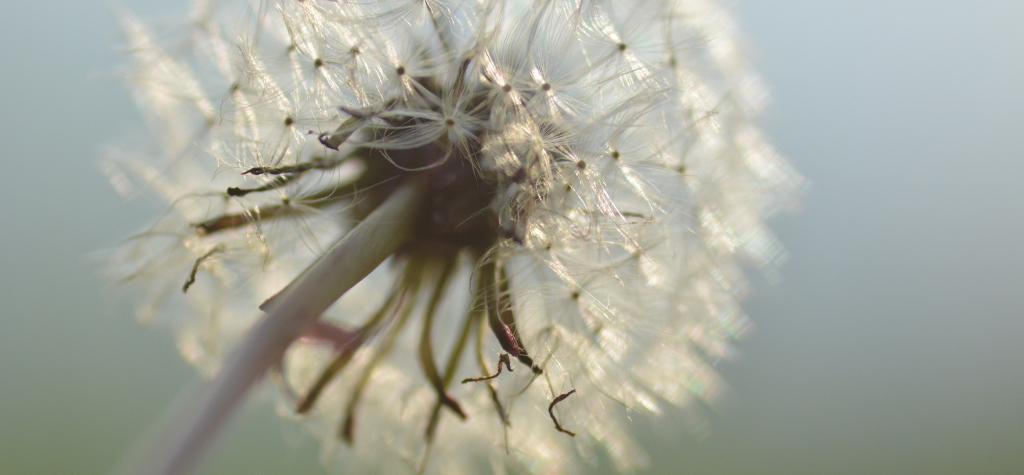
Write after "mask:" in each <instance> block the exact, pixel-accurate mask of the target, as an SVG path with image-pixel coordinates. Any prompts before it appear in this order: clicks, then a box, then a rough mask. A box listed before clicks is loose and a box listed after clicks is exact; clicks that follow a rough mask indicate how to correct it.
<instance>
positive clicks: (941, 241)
mask: <svg viewBox="0 0 1024 475" xmlns="http://www.w3.org/2000/svg"><path fill="white" fill-rule="evenodd" d="M180 3H181V2H178V1H155V0H130V1H126V2H125V4H126V5H127V7H128V8H130V9H131V10H133V11H135V12H137V13H139V14H140V15H141V16H143V17H144V18H156V19H161V18H163V19H173V18H179V17H180V16H181V15H183V14H184V11H185V6H183V5H181V4H180ZM731 7H732V9H733V11H734V12H735V14H736V15H737V17H738V19H739V22H740V24H741V26H742V27H743V30H744V32H745V34H746V37H747V40H748V41H747V42H748V45H749V49H750V52H751V54H752V56H753V58H754V60H755V62H756V63H757V65H758V67H759V69H760V71H761V72H762V73H763V75H764V78H765V81H766V83H767V84H768V86H769V87H770V89H771V91H772V94H773V96H774V98H775V102H774V105H773V106H772V107H771V108H770V109H769V110H768V111H767V113H766V115H765V116H764V118H763V125H764V127H765V128H766V130H767V131H768V133H769V135H770V136H771V137H772V138H773V141H774V143H775V144H776V145H777V147H778V149H779V150H780V151H781V152H782V153H783V154H785V155H787V156H788V157H789V158H790V159H791V160H792V162H793V163H794V164H795V165H796V167H797V168H798V169H799V170H800V171H801V172H803V173H804V174H805V175H806V176H807V177H808V178H809V179H810V180H811V182H812V187H811V188H810V190H809V192H808V193H807V194H806V196H805V197H804V200H803V202H804V209H803V210H802V212H800V213H799V214H796V215H792V216H781V217H779V218H777V219H775V220H774V222H773V227H774V229H775V230H776V231H777V233H778V235H779V236H780V237H781V238H782V240H783V242H784V243H785V244H786V246H787V248H788V249H789V250H790V253H791V258H790V260H789V262H788V263H787V264H786V265H785V266H784V268H783V280H782V281H781V282H780V283H778V284H774V285H769V284H767V283H765V282H764V281H763V279H761V278H760V277H758V276H756V275H754V276H753V278H754V284H755V285H754V292H753V294H752V295H751V297H750V298H749V299H748V300H747V302H746V305H745V307H746V309H747V310H748V311H749V313H750V314H751V315H752V317H753V318H754V320H755V322H756V324H757V329H756V331H755V332H754V334H753V335H752V336H751V337H750V338H748V339H746V340H744V341H742V342H741V343H740V345H739V346H740V348H741V350H742V352H743V358H742V359H740V360H739V361H737V362H735V363H732V364H729V365H726V366H725V367H724V369H723V372H724V375H725V377H726V379H727V380H728V382H729V383H730V384H731V386H732V393H731V395H730V398H729V400H728V402H727V404H725V405H724V406H723V407H722V409H721V410H720V411H719V412H717V413H716V414H714V415H713V416H712V418H711V433H710V435H709V436H707V437H704V438H696V437H693V436H690V435H688V433H687V431H686V430H685V428H683V427H681V426H674V425H671V424H664V423H663V424H660V425H655V426H653V427H646V426H638V427H637V429H638V431H639V432H641V434H642V435H641V438H642V439H644V442H645V443H646V445H647V446H648V447H649V448H650V450H651V452H652V455H653V465H652V467H651V473H664V474H670V473H671V474H674V473H706V474H804V473H806V474H864V473H872V474H875V473H885V474H906V473H928V474H935V473H949V474H953V473H1005V474H1020V473H1024V292H1021V291H1020V289H1019V287H1020V286H1021V284H1022V283H1024V247H1022V236H1024V186H1021V182H1022V181H1024V27H1022V26H1021V21H1022V20H1024V2H1020V1H1019V0H1017V1H1010V0H1006V1H984V0H974V1H956V2H954V1H939V0H931V1H895V2H894V1H880V0H863V1H857V2H822V1H812V0H774V1H767V0H760V1H755V0H736V1H735V2H734V3H732V4H731ZM112 11H113V9H112V8H110V7H109V4H108V3H106V2H104V1H97V0H85V1H78V2H58V1H55V0H40V1H36V2H6V3H4V6H2V7H0V38H2V39H0V45H2V47H0V58H2V60H0V107H2V108H0V110H2V116H0V121H2V124H3V125H2V127H0V135H2V139H0V143H3V144H5V145H4V146H3V148H2V152H0V157H2V161H0V173H2V174H3V175H4V176H6V177H7V178H6V182H5V183H4V184H3V185H2V186H0V197H2V198H0V203H2V206H0V209H2V211H0V215H2V217H3V219H2V224H0V228H2V229H0V474H103V473H105V472H106V471H107V470H108V469H109V468H110V467H111V466H112V465H113V464H114V462H115V461H116V460H117V459H118V457H119V456H120V455H121V454H123V453H124V452H125V451H126V450H127V448H128V447H129V446H130V445H131V443H132V441H133V440H134V439H135V438H136V437H137V436H138V435H139V434H141V433H142V432H143V431H144V430H145V429H146V428H147V426H148V425H149V424H150V423H151V422H152V421H153V419H154V418H156V417H157V416H158V415H159V414H161V412H162V411H163V410H164V409H165V408H166V407H167V405H168V404H169V403H170V402H171V401H172V400H173V399H174V398H175V397H176V396H177V395H178V394H179V393H180V391H181V389H182V388H183V387H185V386H186V385H187V384H188V383H189V382H190V381H192V380H193V378H194V373H193V371H192V370H191V369H190V368H188V367H186V365H185V364H184V363H183V362H182V361H181V359H180V358H179V357H178V355H177V353H176V350H175V348H174V344H173V343H172V341H171V337H170V335H168V334H166V333H165V332H164V331H161V330H156V329H146V328H142V327H140V326H139V325H137V324H136V323H135V321H134V319H133V317H132V316H131V314H130V312H129V311H128V308H127V307H126V306H125V305H122V304H119V303H116V299H114V298H113V297H112V296H111V295H109V294H108V293H107V292H106V291H105V290H104V289H105V287H106V286H107V283H106V282H104V280H103V279H101V278H100V277H99V273H98V269H99V267H100V262H98V261H97V260H96V259H95V258H92V257H90V255H91V253H93V252H94V251H97V250H100V249H104V248H108V247H110V246H112V245H113V244H114V243H115V242H116V241H117V240H118V239H120V238H122V237H124V236H126V235H127V234H128V233H130V232H131V231H133V230H136V229H137V228H138V227H139V226H140V225H141V224H142V223H144V222H146V221H147V220H148V219H149V218H150V217H152V215H153V214H152V209H151V208H147V207H145V206H139V205H126V204H125V203H123V202H122V200H121V199H120V198H119V197H118V196H117V195H115V193H114V192H113V191H112V189H111V188H110V186H108V185H107V183H106V182H105V179H104V177H103V175H102V174H101V173H100V171H99V169H98V167H97V166H96V163H97V160H98V156H99V154H100V150H101V147H102V145H103V144H104V143H106V142H110V141H111V140H113V139H117V138H119V137H121V136H122V135H123V134H124V133H126V132H127V131H130V130H132V129H133V128H135V127H136V126H137V121H138V115H137V114H136V113H135V112H134V109H133V106H132V105H131V103H130V100H129V97H128V94H127V93H126V90H125V89H124V88H123V87H122V86H121V85H120V83H119V81H118V79H117V78H116V75H115V74H114V71H115V69H116V67H117V66H118V65H120V64H123V63H125V57H124V56H121V55H120V54H119V53H117V51H116V47H117V45H118V44H120V38H119V35H118V33H117V27H116V25H115V21H114V19H113V14H112V13H111V12H112ZM317 453H318V450H317V447H316V446H315V444H314V443H313V442H312V441H310V440H308V439H306V438H305V436H303V435H301V434H300V433H299V432H298V431H297V430H295V429H293V428H290V427H289V426H288V424H285V423H283V422H279V421H278V419H277V418H276V416H274V415H273V414H272V410H271V408H270V407H269V405H267V404H260V403H256V404H252V405H250V407H248V408H247V409H246V411H245V412H244V413H243V415H242V417H241V418H239V419H238V420H237V421H236V422H235V424H234V425H233V426H232V429H231V430H230V433H229V434H228V436H227V437H226V438H225V440H224V441H223V443H222V444H221V446H220V448H219V450H218V451H217V452H216V454H215V455H214V457H213V458H212V459H211V460H210V461H209V462H208V463H207V464H206V473H211V474H212V473H246V474H253V475H260V474H282V473H289V474H313V475H316V474H321V473H323V471H322V469H321V468H320V466H319V463H318V461H317Z"/></svg>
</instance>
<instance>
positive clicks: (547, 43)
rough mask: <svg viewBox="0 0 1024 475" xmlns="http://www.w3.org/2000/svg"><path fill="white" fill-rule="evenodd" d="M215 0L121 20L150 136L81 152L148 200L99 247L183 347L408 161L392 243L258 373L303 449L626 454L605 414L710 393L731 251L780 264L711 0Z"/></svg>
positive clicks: (374, 462) (791, 185)
mask: <svg viewBox="0 0 1024 475" xmlns="http://www.w3.org/2000/svg"><path fill="white" fill-rule="evenodd" d="M223 3H224V4H223V5H217V6H216V8H215V7H214V6H213V4H207V3H205V2H197V3H196V5H195V8H194V13H193V16H192V18H193V21H192V23H191V24H190V27H189V28H188V29H187V30H188V34H187V35H185V36H184V37H182V38H180V39H178V40H177V41H157V39H156V38H157V37H156V35H155V34H154V33H153V32H152V31H151V30H150V29H149V28H148V27H147V26H145V25H144V24H143V23H141V22H139V21H137V20H135V19H132V18H126V19H125V20H124V29H125V31H126V35H127V39H128V42H129V45H130V51H131V53H132V55H133V57H134V67H133V68H132V69H131V71H130V72H129V74H128V78H129V80H130V82H131V83H132V85H133V91H134V92H135V94H136V98H137V100H138V102H139V104H140V107H141V109H142V110H143V112H144V113H145V116H146V118H147V120H148V122H149V123H148V125H149V127H150V128H151V129H152V131H153V134H152V136H153V137H154V140H153V141H152V143H150V144H149V145H148V146H144V147H139V150H135V151H132V152H125V153H121V154H118V155H116V156H114V157H112V160H111V161H110V163H108V164H107V165H106V166H105V169H107V170H108V172H109V174H110V175H111V177H112V178H111V179H112V182H113V183H114V184H115V186H116V188H117V189H118V190H126V192H127V190H134V189H137V188H139V187H138V186H135V187H133V186H131V183H132V182H135V183H138V184H141V185H142V187H146V188H148V189H149V190H152V191H153V192H155V193H156V195H158V196H159V197H160V198H161V199H162V200H163V201H164V202H166V203H168V207H167V210H166V211H165V212H164V213H163V214H161V215H160V216H159V218H158V219H157V221H156V222H155V224H153V225H152V226H151V227H149V228H148V229H147V230H145V231H144V232H142V233H140V234H139V235H137V236H134V237H133V238H131V239H129V240H128V241H127V242H126V243H125V244H124V245H123V246H122V248H121V250H120V253H119V259H118V266H119V269H120V270H121V272H122V276H123V277H124V279H125V280H127V281H131V282H135V283H137V284H139V285H138V288H139V289H140V295H139V296H138V301H139V315H140V317H141V318H143V319H146V320H159V321H162V322H165V323H167V324H169V325H171V326H173V328H174V329H175V331H176V332H177V335H178V341H179V346H180V349H181V351H182V353H183V355H185V357H186V358H187V359H188V360H189V361H190V362H191V363H193V364H195V365H196V366H198V367H200V368H202V369H203V372H204V373H209V374H212V373H214V372H215V371H216V370H217V368H218V366H219V364H220V363H221V362H222V360H223V358H224V354H225V351H226V349H227V348H229V347H230V346H231V345H232V343H233V342H235V341H237V340H238V339H239V338H240V336H241V335H242V334H244V333H245V332H246V331H247V330H248V329H249V328H250V327H251V326H252V325H253V322H255V320H256V319H257V318H258V317H259V314H260V312H259V310H258V307H259V305H260V303H261V302H264V301H266V300H267V299H268V298H271V297H272V296H274V295H275V294H276V293H277V292H279V291H280V290H281V289H282V288H284V287H285V286H286V285H288V283H289V282H291V281H292V280H293V279H295V278H296V276H298V275H299V274H300V273H301V272H302V270H303V269H304V268H306V267H307V266H308V265H309V264H310V263H311V262H314V261H315V260H316V259H317V258H318V256H320V255H322V254H323V253H324V252H325V250H326V249H327V248H328V247H329V246H330V245H331V243H333V242H335V241H337V240H338V239H339V238H340V237H341V236H344V235H345V233H347V232H348V231H349V230H350V229H352V226H353V225H354V224H355V223H358V222H360V221H361V220H364V219H366V218H367V216H369V215H370V214H371V213H372V212H373V211H374V210H375V209H377V208H378V207H379V206H381V204H382V203H384V202H385V201H386V200H388V198H389V196H391V195H392V194H393V193H395V192H396V190H397V189H399V188H400V187H401V186H402V184H403V183H408V182H411V181H417V182H422V183H423V191H421V193H422V196H421V203H420V204H419V206H420V208H419V214H418V215H417V217H416V219H415V223H413V226H412V231H411V235H410V237H409V239H408V240H407V241H406V242H405V244H403V245H401V246H400V247H399V248H398V250H397V251H396V252H395V253H394V254H393V255H392V256H391V257H390V258H389V259H388V261H386V262H385V263H384V264H383V265H381V266H380V267H378V268H377V269H376V270H375V271H373V272H372V273H371V274H370V275H369V276H368V277H366V278H365V279H363V280H362V281H361V282H360V283H359V284H357V285H356V286H355V287H354V288H352V290H350V291H349V292H348V293H346V294H345V295H344V296H343V297H342V298H341V299H340V300H339V301H338V302H337V303H335V304H334V305H333V306H332V307H331V308H330V309H329V310H328V311H327V313H326V314H324V316H323V317H322V320H321V321H322V322H323V323H325V324H326V325H323V326H321V327H319V330H317V331H312V330H311V331H310V332H309V334H306V335H305V336H304V338H302V339H300V340H297V341H295V342H294V343H293V344H292V345H291V346H290V347H289V348H288V350H287V352H286V353H285V356H284V358H283V360H282V361H281V363H280V365H279V367H278V368H276V369H275V370H274V375H275V378H274V379H275V381H276V384H277V385H278V387H279V389H280V393H281V395H282V397H281V399H280V404H279V412H280V413H281V414H282V416H284V417H287V418H290V419H294V420H296V421H298V422H300V423H302V424H303V425H305V426H306V427H307V428H308V429H309V431H310V432H311V433H313V434H314V435H315V436H317V437H318V438H319V439H320V440H322V441H323V443H324V447H325V451H324V454H325V458H326V459H327V460H328V461H329V462H330V461H338V460H343V461H344V462H343V466H344V467H345V468H347V469H349V470H353V471H354V472H358V471H359V470H360V468H364V469H371V468H372V469H373V470H375V471H381V472H385V473H414V472H429V473H477V472H478V471H479V468H480V467H481V466H489V467H492V468H493V469H494V471H495V472H496V473H502V472H504V471H505V470H506V468H508V467H511V468H512V469H513V470H518V469H526V470H530V471H533V472H537V473H563V472H565V473H574V472H578V471H579V470H582V469H581V468H580V467H582V466H583V465H586V464H592V463H595V462H596V461H597V460H598V459H600V458H601V457H603V456H607V457H608V458H610V459H611V461H612V462H613V463H614V464H615V465H616V467H617V468H618V469H620V470H622V471H631V470H634V469H636V468H639V467H642V466H643V464H644V463H645V461H646V456H645V455H644V452H643V450H642V449H641V448H640V447H639V446H638V445H637V444H636V442H635V440H634V439H633V437H632V436H631V435H630V433H629V431H628V430H627V428H626V421H627V418H626V415H627V412H628V411H637V412H643V413H653V414H661V413H664V412H667V411H670V410H671V411H674V410H676V409H673V408H689V409H688V410H689V411H691V412H692V411H699V409H697V408H693V407H692V406H695V404H694V403H700V404H704V405H707V404H712V403H713V401H714V399H715V396H716V394H718V393H719V392H720V391H721V390H722V383H721V381H720V379H719V377H718V375H717V373H716V371H715V369H714V365H715V364H717V362H718V361H719V360H721V359H728V358H729V357H730V356H732V355H733V354H734V350H733V349H732V346H731V342H732V341H734V340H735V339H736V338H738V337H740V336H742V335H743V334H744V333H746V332H747V331H749V328H750V323H749V321H748V320H747V318H746V316H745V315H744V314H743V312H742V310H741V309H740V307H739V305H738V303H737V298H738V297H739V296H740V295H741V294H742V292H743V291H744V288H745V281H744V279H743V276H742V273H741V272H740V269H739V264H738V262H740V261H741V260H746V261H748V262H752V263H754V265H756V266H759V267H761V268H762V269H764V270H765V272H767V273H769V274H770V273H771V272H772V271H773V269H774V266H776V265H777V264H778V263H779V262H781V261H782V260H783V259H784V257H785V253H784V251H783V250H782V248H781V246H780V245H779V244H778V242H777V241H776V239H775V238H774V237H773V236H772V235H771V233H770V232H769V231H768V230H767V228H766V227H765V226H764V224H763V220H764V219H765V217H767V216H768V215H770V214H772V213H774V212H777V211H779V210H784V209H786V208H788V207H791V206H793V204H794V202H795V196H796V194H797V193H798V192H799V190H800V188H801V187H802V178H801V177H800V176H799V175H798V174H797V173H796V172H795V171H794V170H792V168H791V167H790V166H789V165H788V164H787V163H786V161H785V160H784V159H782V158H781V157H780V156H779V155H778V154H776V153H775V152H774V151H773V150H772V149H771V147H770V146H769V145H768V144H767V143H766V141H765V139H764V137H763V136H762V134H761V133H760V132H759V130H758V129H757V128H756V126H755V124H754V123H753V121H752V118H753V115H754V114H755V113H756V112H757V110H758V108H759V107H760V106H761V105H762V103H763V102H764V90H763V88H761V87H760V86H759V85H758V79H757V76H756V75H755V74H754V73H752V72H751V71H750V70H749V69H748V66H747V64H746V62H745V60H744V58H743V56H742V54H741V48H740V47H739V46H738V43H737V38H736V33H735V31H734V27H733V26H732V23H731V22H730V20H729V18H728V16H727V15H725V14H724V12H723V11H722V10H721V9H720V8H719V7H718V6H716V5H715V3H714V2H711V1H708V0H664V1H639V0H637V1H628V0H627V1H621V0H619V1H614V2H612V1H568V0H545V1H541V2H529V1H526V0H508V1H489V0H473V1H470V0H425V1H423V0H381V1H359V2H346V1H340V2H333V1H312V0H307V1H260V2H253V3H246V2H223ZM239 12H244V13H243V14H241V15H240V14H239ZM169 51H184V53H180V54H174V55H172V54H170V53H169ZM186 279H188V283H186V284H185V285H184V286H183V283H185V282H186ZM183 287H184V289H185V290H186V292H182V289H183ZM331 328H333V329H334V330H330V329H331ZM332 331H333V332H334V333H332ZM332 335H334V336H332ZM338 335H341V336H338ZM346 335H347V336H346ZM352 335H356V341H357V344H353V345H351V346H346V344H345V343H344V342H343V341H342V340H344V338H347V337H350V336H352ZM503 353H507V354H509V355H510V356H511V357H512V362H513V365H514V368H513V369H514V371H507V372H505V373H502V374H500V375H499V376H498V377H495V378H493V379H489V380H487V381H478V382H472V383H467V384H459V381H462V380H463V379H465V378H479V377H481V376H486V375H492V374H494V371H496V368H498V367H500V366H496V363H497V362H498V361H499V355H501V354H503ZM332 365H335V366H337V370H336V371H334V372H331V371H332V370H329V369H328V368H331V367H332ZM318 381H320V382H322V384H321V385H320V386H319V389H317V390H316V391H313V390H312V389H310V388H314V387H318V386H317V385H318V384H319V383H318ZM573 390H574V391H575V392H574V393H572V394H571V395H570V396H566V397H564V398H561V396H562V395H566V394H569V393H570V392H571V391H573ZM559 398H561V399H559ZM307 399H308V400H309V401H314V400H315V401H314V402H311V403H310V404H309V405H308V408H305V409H302V410H301V411H300V410H297V409H296V408H297V406H300V405H301V404H302V403H303V401H304V400H307ZM555 400H557V402H558V404H557V405H552V401H555ZM549 410H550V411H551V412H550V414H549V412H548V411H549ZM552 417H554V418H555V421H556V424H557V425H558V426H561V427H562V428H565V429H566V430H567V431H571V432H572V433H574V434H575V436H570V435H568V434H569V432H566V431H561V429H559V430H556V429H555V428H554V427H552ZM380 447H387V449H386V450H387V451H388V454H384V455H382V454H381V453H380V452H379V451H380ZM600 454H603V455H600ZM581 464H582V465H581Z"/></svg>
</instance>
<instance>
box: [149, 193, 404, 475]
mask: <svg viewBox="0 0 1024 475" xmlns="http://www.w3.org/2000/svg"><path fill="white" fill-rule="evenodd" d="M422 190H423V188H422V186H421V185H420V184H419V183H418V182H417V181H415V180H413V181H410V182H409V183H407V184H405V185H403V186H402V187H400V188H399V189H398V190H396V191H395V192H394V193H393V194H392V195H391V196H390V197H389V198H388V199H387V201H385V202H384V203H383V204H381V205H380V206H379V207H378V208H377V209H376V210H375V211H374V212H373V213H372V214H370V215H369V216H368V217H367V218H366V219H365V220H363V221H362V222H361V223H359V225H357V226H356V227H355V228H353V229H352V231H350V232H349V233H348V234H347V235H345V237H343V238H342V239H341V240H340V241H338V242H337V243H336V244H335V245H334V246H333V247H332V248H331V249H330V250H329V251H328V252H327V254H325V255H324V256H323V257H321V258H320V259H319V260H317V261H316V262H315V263H313V264H312V265H311V266H310V267H309V268H308V269H306V271H305V272H303V273H302V274H301V275H300V276H299V277H298V278H297V279H295V280H294V281H292V283H290V284H289V285H288V286H287V287H285V289H284V290H282V291H281V293H279V294H278V295H277V296H276V297H275V298H274V299H273V300H272V302H269V305H268V308H267V313H266V315H265V316H264V317H263V318H262V319H261V320H260V321H259V322H258V323H257V324H256V326H255V327H254V328H253V329H252V330H250V331H249V333H248V334H247V335H246V336H245V337H243V339H242V341H241V342H240V343H239V345H238V347H237V348H235V350H234V352H233V353H232V354H231V355H230V356H229V357H228V359H227V360H226V361H225V363H224V366H223V368H222V369H221V370H220V372H219V373H218V374H217V376H216V377H215V378H214V379H213V380H212V381H210V382H208V383H205V384H204V385H203V386H201V387H200V388H199V391H197V393H196V394H195V395H193V396H192V399H191V403H190V404H188V405H187V407H188V410H187V411H186V413H185V414H181V415H180V417H177V418H175V421H176V423H175V424H173V425H172V426H171V427H169V428H167V429H166V430H164V431H163V433H162V434H160V435H162V437H158V438H157V439H155V440H154V442H155V443H154V444H153V445H152V447H151V448H150V449H149V453H148V454H146V455H148V456H147V457H145V458H143V459H141V460H142V461H143V463H140V464H139V466H138V467H136V470H133V471H131V473H135V474H149V475H178V474H184V473H187V472H188V471H189V470H190V469H191V468H193V467H194V465H195V463H196V462H197V461H198V459H199V458H200V457H201V456H202V454H203V452H204V451H205V449H206V448H207V447H209V446H210V443H211V442H212V440H213V439H214V437H215V436H216V435H217V433H218V432H220V430H221V428H222V427H223V426H224V424H225V423H226V422H227V420H228V418H229V416H230V415H231V413H232V412H233V411H234V409H235V408H237V407H238V405H239V402H240V401H241V399H242V398H243V396H244V395H245V393H246V392H247V391H248V390H249V388H251V387H252V386H253V385H254V384H255V383H256V382H257V381H259V380H260V379H261V378H262V377H263V375H264V374H266V372H267V369H268V368H270V367H271V366H272V365H273V364H275V363H276V362H277V361H278V360H280V358H281V357H282V355H283V354H284V352H285V350H286V349H287V348H288V346H289V345H290V344H291V343H292V342H293V341H294V340H295V339H297V338H298V337H300V336H301V335H302V331H303V329H304V328H305V327H306V326H307V325H309V324H310V323H311V322H313V321H315V320H316V319H317V318H318V317H319V316H320V314H322V313H323V312H324V311H325V310H327V308H328V307H330V306H331V304H333V303H334V301H336V300H337V299H338V298H339V297H341V295H342V294H344V293H345V292H346V291H348V289H350V288H352V286H354V285H355V284H357V283H358V282H359V281H360V280H362V279H363V278H364V277H366V275H368V274H369V273H370V272H371V271H373V269H375V268H376V267H377V266H378V265H380V263H381V262H383V261H384V259H386V258H387V257H388V256H390V255H391V254H392V253H394V252H395V250H396V249H398V248H399V246H401V245H402V244H404V243H405V242H406V240H407V239H408V237H409V236H410V235H411V233H412V232H413V223H414V221H415V220H414V219H413V218H414V217H415V214H416V212H417V210H418V205H419V203H421V202H422V196H421V195H422V193H423V191H422Z"/></svg>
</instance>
